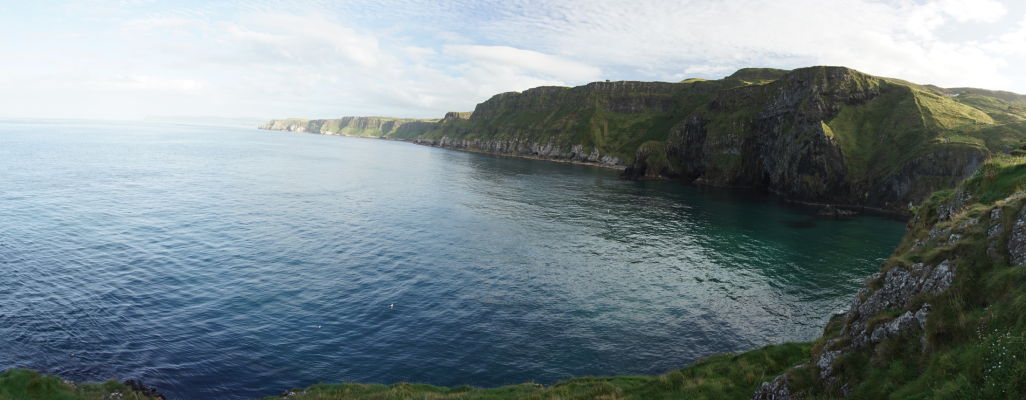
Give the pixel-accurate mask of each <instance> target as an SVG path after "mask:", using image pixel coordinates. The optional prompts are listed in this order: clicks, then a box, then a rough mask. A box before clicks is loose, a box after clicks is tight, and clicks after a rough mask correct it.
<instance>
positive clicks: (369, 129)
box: [260, 117, 438, 138]
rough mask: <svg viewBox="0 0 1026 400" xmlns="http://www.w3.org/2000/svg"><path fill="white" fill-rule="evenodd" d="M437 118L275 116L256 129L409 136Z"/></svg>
mask: <svg viewBox="0 0 1026 400" xmlns="http://www.w3.org/2000/svg"><path fill="white" fill-rule="evenodd" d="M436 122H438V120H434V119H412V118H389V117H342V118H339V119H312V120H306V119H297V118H289V119H275V120H271V121H270V122H267V123H265V124H263V125H261V126H260V129H268V130H277V131H288V132H306V133H319V134H322V135H343V136H362V137H384V138H393V137H394V138H411V137H416V136H418V135H420V134H423V133H424V132H427V131H428V130H430V129H431V128H433V127H434V125H435V123H436Z"/></svg>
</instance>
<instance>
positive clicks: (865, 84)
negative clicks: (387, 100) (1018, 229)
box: [263, 67, 1026, 213]
mask: <svg viewBox="0 0 1026 400" xmlns="http://www.w3.org/2000/svg"><path fill="white" fill-rule="evenodd" d="M347 118H350V119H352V118H353V117H347ZM372 119H375V121H377V120H389V121H392V120H395V121H396V122H394V123H393V122H387V121H385V122H374V123H372V124H370V125H374V126H373V127H370V128H368V127H367V126H368V124H369V123H368V122H366V121H355V120H354V121H352V122H346V119H342V120H314V121H305V120H278V121H272V122H271V123H268V124H265V125H264V126H263V127H264V128H266V129H281V130H292V131H305V132H320V133H328V134H343V135H353V136H372V137H386V138H394V139H403V140H410V141H414V142H417V143H421V144H426V145H432V146H439V147H445V148H452V149H460V150H469V151H477V152H486V153H495V154H506V155H514V156H524V157H530V158H542V159H550V160H562V161H572V162H585V163H594V164H600V165H608V166H622V167H626V171H625V173H624V176H625V177H627V178H629V179H677V180H683V181H687V182H695V183H699V184H705V185H713V186H725V187H747V188H754V189H758V190H763V191H767V192H772V193H777V194H780V195H782V196H784V197H786V198H789V199H793V200H798V201H804V202H814V203H829V204H835V205H841V206H848V207H850V208H872V209H882V210H886V211H890V212H897V213H909V212H910V211H911V208H912V206H914V205H915V204H918V203H920V202H921V201H923V200H924V199H925V198H926V197H927V196H929V195H930V193H933V192H934V191H936V190H940V189H946V188H951V187H954V186H955V185H956V184H957V183H958V182H960V181H961V180H963V179H965V178H966V177H967V176H969V174H971V173H972V172H973V171H974V170H975V169H976V168H977V167H979V166H980V165H981V164H982V163H983V162H984V161H985V160H986V159H987V158H988V157H989V155H991V154H994V153H997V152H1004V151H1008V150H1009V149H1011V148H1013V147H1014V146H1016V145H1018V144H1019V143H1020V142H1022V141H1023V140H1026V96H1023V95H1018V94H1015V93H1009V92H1000V91H991V90H984V89H973V88H953V89H945V88H940V87H936V86H931V85H919V84H914V83H910V82H906V81H903V80H900V79H893V78H882V77H877V76H872V75H868V74H864V73H861V72H858V71H855V70H851V69H848V68H844V67H810V68H800V69H796V70H793V71H786V70H777V69H769V68H745V69H741V70H738V71H737V72H735V73H734V74H732V75H730V76H727V77H725V78H723V79H719V80H704V79H688V80H684V81H681V82H673V83H671V82H631V81H620V82H608V81H607V82H594V83H590V84H587V85H583V86H577V87H555V86H546V87H538V88H534V89H529V90H525V91H523V92H509V93H501V94H498V95H495V96H493V97H492V98H491V99H488V100H487V101H485V102H483V103H481V104H478V105H477V107H476V108H475V110H474V111H473V112H472V113H469V112H466V113H457V112H451V113H448V114H447V115H446V116H445V117H444V118H442V119H440V120H430V121H428V120H415V121H407V120H396V119H381V118H376V117H372ZM403 121H405V122H403ZM358 122H359V123H358ZM400 122H402V123H401V124H400ZM375 124H376V125H375ZM387 124H393V125H395V126H396V127H392V126H391V125H389V126H386V125H387ZM378 125H380V126H378ZM660 143H661V146H660V145H658V144H660Z"/></svg>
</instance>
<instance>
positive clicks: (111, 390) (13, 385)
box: [0, 369, 155, 400]
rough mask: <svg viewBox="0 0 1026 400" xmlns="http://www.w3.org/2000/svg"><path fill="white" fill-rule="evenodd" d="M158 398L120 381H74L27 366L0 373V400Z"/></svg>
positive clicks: (144, 399) (140, 399)
mask: <svg viewBox="0 0 1026 400" xmlns="http://www.w3.org/2000/svg"><path fill="white" fill-rule="evenodd" d="M106 399H122V400H155V399H154V398H153V397H148V396H145V395H142V394H139V393H137V392H135V391H134V390H132V389H131V388H130V387H128V386H127V385H125V384H123V383H121V382H117V381H107V382H104V383H71V382H65V381H63V380H61V379H60V378H58V377H56V376H50V375H42V374H40V373H38V372H35V371H30V370H25V369H12V370H9V371H6V372H4V373H2V374H0V400H106Z"/></svg>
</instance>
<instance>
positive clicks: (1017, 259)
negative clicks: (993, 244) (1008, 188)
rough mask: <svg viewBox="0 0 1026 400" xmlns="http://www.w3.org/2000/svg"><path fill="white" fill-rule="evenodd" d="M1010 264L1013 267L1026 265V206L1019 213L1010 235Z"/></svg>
mask: <svg viewBox="0 0 1026 400" xmlns="http://www.w3.org/2000/svg"><path fill="white" fill-rule="evenodd" d="M1008 262H1009V264H1012V265H1026V206H1024V207H1023V209H1022V210H1020V211H1019V216H1018V218H1016V220H1015V225H1013V226H1012V232H1011V234H1010V235H1008Z"/></svg>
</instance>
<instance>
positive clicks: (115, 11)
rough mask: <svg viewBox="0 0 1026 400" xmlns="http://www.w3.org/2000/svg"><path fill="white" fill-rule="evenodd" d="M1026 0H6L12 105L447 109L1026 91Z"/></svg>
mask: <svg viewBox="0 0 1026 400" xmlns="http://www.w3.org/2000/svg"><path fill="white" fill-rule="evenodd" d="M1024 62H1026V2H1024V1H1021V0H1004V1H1000V0H976V1H973V0H893V1H889V0H787V1H780V0H697V1H691V0H677V1H670V0H632V1H621V0H617V1H605V0H499V1H491V0H451V1H445V0H367V1H365V0H352V1H327V0H310V1H296V0H293V1H269V0H249V1H233V0H223V1H216V0H207V1H146V0H134V1H133V0H122V1H113V0H111V1H95V0H80V1H48V0H36V1H19V0H0V117H3V118H87V119H115V120H137V119H144V118H152V117H176V116H196V117H199V116H209V117H215V116H216V117H231V118H252V119H256V120H262V119H270V118H283V117H303V118H337V117H340V116H347V115H381V116H403V117H418V118H438V117H441V116H442V115H444V113H445V112H446V111H470V110H473V108H474V105H475V104H477V103H480V102H482V101H484V100H487V99H488V98H489V97H491V96H492V95H494V94H497V93H501V92H507V91H521V90H525V89H528V88H531V87H536V86H542V85H561V86H574V85H581V84H585V83H588V82H592V81H598V80H607V79H608V80H645V81H680V80H683V79H686V78H692V77H699V78H721V77H723V76H726V75H729V74H730V73H732V72H733V71H735V70H737V69H739V68H743V67H773V68H783V69H793V68H800V67H805V66H812V65H843V66H848V67H851V68H855V69H858V70H860V71H863V72H866V73H869V74H873V75H879V76H888V77H895V78H901V79H906V80H909V81H913V82H917V83H923V84H927V83H929V84H937V85H940V86H944V87H961V86H972V87H982V88H989V89H1001V90H1009V91H1014V92H1019V93H1026V68H1024V67H1023V66H1024V65H1026V64H1024Z"/></svg>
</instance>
